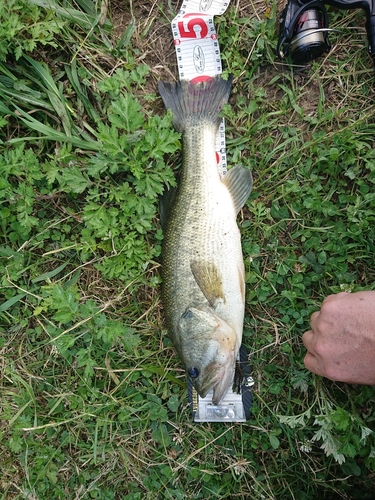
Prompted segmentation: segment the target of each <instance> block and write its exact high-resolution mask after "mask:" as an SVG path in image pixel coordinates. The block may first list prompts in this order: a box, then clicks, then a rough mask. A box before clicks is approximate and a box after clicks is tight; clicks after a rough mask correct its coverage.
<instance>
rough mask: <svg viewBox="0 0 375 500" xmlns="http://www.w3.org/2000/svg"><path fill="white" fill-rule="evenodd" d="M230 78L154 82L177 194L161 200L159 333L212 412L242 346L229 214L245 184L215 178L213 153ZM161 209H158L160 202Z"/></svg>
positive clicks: (239, 178) (241, 303)
mask: <svg viewBox="0 0 375 500" xmlns="http://www.w3.org/2000/svg"><path fill="white" fill-rule="evenodd" d="M231 84H232V78H231V77H230V78H229V79H228V80H224V79H223V78H222V77H221V76H216V77H213V78H210V79H208V80H205V81H200V82H197V83H196V82H194V81H184V80H182V81H178V82H173V83H165V82H159V84H158V89H159V93H160V95H161V97H162V100H163V102H164V105H165V107H166V108H167V109H170V110H171V111H172V114H173V125H174V127H175V129H176V130H177V131H179V132H181V133H182V151H183V162H182V167H181V171H180V172H179V182H178V187H177V189H176V190H175V191H174V192H172V193H168V194H167V195H166V196H165V199H167V202H166V203H167V204H169V205H170V206H167V207H164V208H163V210H162V212H163V220H162V221H161V222H162V227H163V232H164V238H163V247H162V272H161V276H162V293H161V298H162V304H163V310H164V317H165V322H166V328H167V330H168V333H169V335H170V337H171V339H172V342H173V344H174V346H175V348H176V350H177V352H178V354H179V357H180V358H181V360H182V362H183V364H184V367H185V370H186V373H187V376H188V378H189V379H190V380H191V382H192V384H193V386H194V387H195V389H196V391H197V392H198V394H199V396H200V397H201V398H204V397H206V395H207V394H208V392H209V391H210V390H212V391H213V396H212V403H213V404H215V405H217V404H219V403H220V401H221V400H222V399H223V397H224V396H225V394H226V393H227V391H228V389H229V388H230V386H231V383H232V381H233V376H234V370H235V366H236V359H237V354H238V351H239V348H240V345H241V342H242V331H243V321H244V314H245V270H244V262H243V255H242V248H241V235H240V231H239V228H238V225H237V221H236V218H237V214H238V212H239V211H240V210H241V208H242V207H243V206H244V204H245V203H246V200H247V199H248V197H249V195H250V192H251V189H252V184H253V179H252V174H251V172H250V170H249V169H246V168H245V167H243V166H241V165H237V166H235V167H233V168H231V169H229V170H228V172H227V173H226V174H225V176H223V178H221V176H220V174H219V170H218V165H217V160H216V153H215V145H216V135H217V131H218V129H219V126H220V122H221V118H220V111H221V110H222V107H223V105H224V104H225V103H226V102H227V101H228V98H229V94H230V91H231ZM162 205H163V201H162Z"/></svg>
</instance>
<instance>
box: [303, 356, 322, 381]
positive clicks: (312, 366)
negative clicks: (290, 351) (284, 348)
mask: <svg viewBox="0 0 375 500" xmlns="http://www.w3.org/2000/svg"><path fill="white" fill-rule="evenodd" d="M303 362H304V364H305V367H306V368H307V369H308V370H309V371H310V372H312V373H315V375H322V372H321V369H320V366H319V363H318V360H317V358H316V357H315V356H314V355H313V354H311V352H307V353H306V356H305V358H304V360H303Z"/></svg>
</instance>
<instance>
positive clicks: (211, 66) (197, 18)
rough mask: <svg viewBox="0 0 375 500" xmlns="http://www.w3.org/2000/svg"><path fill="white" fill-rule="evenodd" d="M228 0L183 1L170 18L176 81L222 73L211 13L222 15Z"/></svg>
mask: <svg viewBox="0 0 375 500" xmlns="http://www.w3.org/2000/svg"><path fill="white" fill-rule="evenodd" d="M228 5H229V1H223V0H184V1H183V2H182V5H181V9H180V11H179V13H178V14H177V16H176V17H175V18H174V19H173V21H172V23H171V26H172V33H173V39H174V45H175V48H176V57H177V63H178V72H179V76H180V80H192V81H194V82H200V81H205V80H208V79H209V78H211V77H214V76H216V75H220V74H221V73H222V66H221V57H220V48H219V41H218V36H217V33H216V30H215V25H214V19H213V16H216V15H221V14H224V12H225V11H226V9H227V7H228ZM225 148H226V145H225V125H224V120H222V121H221V124H220V127H219V130H218V133H217V136H216V147H215V149H216V161H217V164H218V170H219V174H220V176H224V175H225V174H226V172H227V156H226V152H225Z"/></svg>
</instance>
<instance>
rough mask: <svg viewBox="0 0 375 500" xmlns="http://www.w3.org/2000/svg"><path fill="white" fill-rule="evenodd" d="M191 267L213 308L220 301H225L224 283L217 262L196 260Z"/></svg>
mask: <svg viewBox="0 0 375 500" xmlns="http://www.w3.org/2000/svg"><path fill="white" fill-rule="evenodd" d="M190 268H191V272H192V273H193V276H194V278H195V281H196V282H197V284H198V286H199V288H200V289H201V291H202V293H203V295H204V296H205V297H206V299H207V300H208V303H209V304H210V306H211V307H212V308H215V307H216V306H217V304H218V302H219V301H225V297H224V292H223V283H222V281H221V277H220V274H219V270H218V268H217V267H216V266H215V264H213V263H212V262H207V261H198V260H194V261H192V262H191V264H190Z"/></svg>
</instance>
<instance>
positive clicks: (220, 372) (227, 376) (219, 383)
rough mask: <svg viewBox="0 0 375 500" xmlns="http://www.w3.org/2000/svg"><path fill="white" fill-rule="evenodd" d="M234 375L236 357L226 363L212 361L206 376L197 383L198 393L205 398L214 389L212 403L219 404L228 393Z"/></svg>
mask: <svg viewBox="0 0 375 500" xmlns="http://www.w3.org/2000/svg"><path fill="white" fill-rule="evenodd" d="M233 376H234V359H233V362H227V363H225V365H223V364H221V363H217V362H212V363H210V364H209V365H208V366H207V368H206V370H205V374H204V377H203V379H202V380H201V381H199V383H198V384H197V385H198V386H199V387H197V388H196V389H197V391H198V394H199V396H200V397H201V398H205V397H206V396H207V393H208V392H209V391H210V390H211V389H213V396H212V403H213V404H214V405H217V404H219V403H220V401H221V400H222V399H223V397H224V396H225V394H226V393H227V391H228V389H229V387H230V385H231V383H232V381H233Z"/></svg>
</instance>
